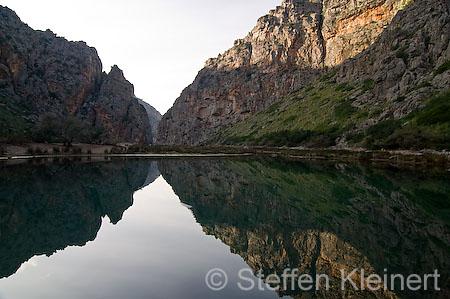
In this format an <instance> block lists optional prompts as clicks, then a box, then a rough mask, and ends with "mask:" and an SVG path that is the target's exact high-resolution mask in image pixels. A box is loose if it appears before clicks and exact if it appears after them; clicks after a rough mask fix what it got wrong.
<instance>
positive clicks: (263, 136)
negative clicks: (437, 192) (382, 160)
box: [214, 0, 450, 150]
mask: <svg viewBox="0 0 450 299" xmlns="http://www.w3.org/2000/svg"><path fill="white" fill-rule="evenodd" d="M449 45H450V3H449V2H448V1H443V0H424V1H415V2H412V3H410V4H409V5H408V6H407V7H406V8H405V9H404V10H402V11H399V12H398V14H397V16H396V17H395V18H394V19H393V21H392V22H391V24H390V25H389V26H388V27H387V28H386V29H385V30H384V31H383V33H382V34H381V35H380V36H379V38H378V39H377V40H376V42H375V43H374V44H373V45H372V46H370V47H369V48H368V49H366V50H364V51H363V52H362V53H360V54H359V55H357V56H355V57H354V58H352V59H348V60H346V61H344V62H343V63H342V64H341V65H339V66H338V67H336V68H335V69H334V70H333V71H330V72H329V73H328V74H327V75H326V76H324V77H322V78H321V79H319V80H317V81H315V82H313V83H312V84H310V85H308V86H304V87H303V88H300V89H299V90H297V91H295V92H293V93H291V94H290V95H289V96H287V97H286V98H284V99H282V101H280V102H278V103H277V104H275V105H273V106H272V107H270V108H268V109H266V110H264V111H262V112H261V113H259V114H258V115H255V116H253V117H251V118H249V119H247V120H245V121H244V122H242V123H240V124H237V125H235V126H232V127H229V128H227V129H224V130H223V131H222V132H220V134H218V135H217V136H215V138H214V142H216V143H225V144H260V145H276V146H283V145H289V146H298V145H305V146H309V147H327V146H339V147H365V148H374V149H380V148H387V149H416V150H420V149H424V148H427V149H430V148H431V149H439V150H442V149H447V150H448V149H450V133H449V132H450V89H449V88H450V47H449Z"/></svg>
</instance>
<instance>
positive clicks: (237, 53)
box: [158, 0, 405, 145]
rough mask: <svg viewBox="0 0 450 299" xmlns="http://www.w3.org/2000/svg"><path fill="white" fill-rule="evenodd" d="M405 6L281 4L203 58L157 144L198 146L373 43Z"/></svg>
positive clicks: (383, 1)
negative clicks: (230, 44) (240, 36)
mask: <svg viewBox="0 0 450 299" xmlns="http://www.w3.org/2000/svg"><path fill="white" fill-rule="evenodd" d="M404 5H405V1H404V0H377V1H368V0H363V1H350V0H348V1H337V0H333V1H329V0H312V1H306V0H285V1H283V3H282V4H281V6H278V7H277V8H276V9H274V10H272V11H270V13H269V14H268V15H266V16H263V17H261V18H260V19H259V20H258V22H257V25H256V27H255V28H254V29H253V30H252V31H251V32H250V33H249V34H248V36H246V37H245V38H244V39H239V40H236V41H235V45H234V46H233V47H232V48H231V49H230V50H228V51H226V52H225V53H224V54H222V55H220V56H219V57H217V58H214V59H209V60H208V61H207V62H206V64H205V68H204V69H202V70H201V71H200V72H199V74H198V76H197V77H196V79H195V81H194V82H193V83H192V84H191V85H190V86H188V87H187V88H186V89H185V90H184V91H183V93H182V94H181V96H180V97H179V98H178V99H177V100H176V102H175V104H174V106H173V107H172V108H171V109H170V110H169V111H168V112H167V113H166V114H165V115H164V117H163V119H162V121H161V123H160V128H159V134H158V142H159V143H161V144H188V145H199V144H202V143H205V142H206V141H207V140H208V139H209V138H210V137H212V136H213V135H214V134H215V133H217V132H218V131H219V130H220V129H221V128H223V127H224V126H227V125H231V124H234V123H237V122H239V121H241V120H244V119H246V118H247V117H249V116H251V115H254V114H255V113H256V112H258V111H260V110H262V109H264V108H266V107H268V106H270V105H271V104H273V103H275V102H276V101H277V100H280V99H281V98H282V97H283V96H285V95H287V94H289V93H291V92H293V91H295V90H297V89H298V88H300V87H302V86H304V85H306V84H308V83H310V82H312V81H314V80H315V79H317V78H319V77H320V76H321V75H322V74H323V73H324V72H326V70H327V69H328V68H329V67H333V66H336V65H338V64H340V63H342V62H343V61H345V60H346V59H348V58H350V57H353V56H355V55H356V54H358V53H360V52H361V51H362V50H364V49H366V48H367V47H368V46H370V45H371V44H373V43H374V41H375V40H376V38H377V37H378V35H379V34H380V33H381V32H383V30H384V29H385V28H386V27H387V26H388V24H389V23H390V22H391V20H392V19H393V17H394V16H395V15H396V14H397V12H398V11H399V10H400V9H402V8H403V7H404Z"/></svg>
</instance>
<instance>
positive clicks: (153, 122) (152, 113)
mask: <svg viewBox="0 0 450 299" xmlns="http://www.w3.org/2000/svg"><path fill="white" fill-rule="evenodd" d="M138 101H139V104H141V105H142V106H144V108H145V111H147V115H148V119H149V120H150V126H151V127H152V135H153V143H156V139H157V137H158V126H159V122H160V121H161V119H162V115H161V113H159V111H158V110H156V109H155V108H154V107H153V106H152V105H150V104H149V103H147V102H144V101H143V100H141V99H138Z"/></svg>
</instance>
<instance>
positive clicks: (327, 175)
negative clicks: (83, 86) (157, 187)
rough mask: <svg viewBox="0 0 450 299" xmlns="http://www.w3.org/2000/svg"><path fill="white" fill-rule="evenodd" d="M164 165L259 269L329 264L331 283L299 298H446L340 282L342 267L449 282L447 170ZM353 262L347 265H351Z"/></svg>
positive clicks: (311, 268)
mask: <svg viewBox="0 0 450 299" xmlns="http://www.w3.org/2000/svg"><path fill="white" fill-rule="evenodd" d="M158 165H159V169H160V171H161V173H162V175H163V176H164V178H165V179H166V180H167V182H168V183H169V184H171V186H172V187H173V189H174V191H175V192H176V193H177V195H178V196H179V197H180V199H181V201H182V202H184V203H186V204H188V205H191V206H192V210H193V212H194V214H195V216H196V219H197V220H198V222H199V223H200V224H201V225H202V226H203V230H204V232H205V233H207V234H210V235H213V236H215V237H217V238H219V239H220V240H221V241H222V242H224V243H225V244H227V245H229V246H230V248H231V251H232V252H234V253H237V254H239V255H240V256H242V257H243V258H244V259H245V261H246V262H247V263H248V265H249V266H250V267H251V268H252V269H253V270H254V271H255V272H257V271H258V270H260V269H261V270H262V271H263V273H265V274H266V276H267V275H268V274H271V273H274V272H275V273H278V274H279V275H281V274H282V273H283V269H285V268H299V269H300V273H309V274H312V275H315V274H316V273H319V274H328V275H329V276H330V277H331V286H332V288H333V287H334V291H332V292H324V291H323V290H321V291H319V292H316V293H315V294H305V293H301V292H300V291H298V292H293V293H289V294H290V295H292V296H293V297H295V298H304V297H303V296H306V297H307V298H309V297H308V296H310V295H316V296H319V297H325V298H337V297H339V298H340V297H342V296H344V297H348V296H354V298H368V297H375V298H391V296H393V297H395V296H397V295H398V296H401V297H405V298H423V297H433V298H434V297H440V298H445V296H447V295H448V292H449V290H448V289H444V290H443V291H442V292H441V293H440V294H434V293H432V292H430V293H422V292H417V293H409V292H407V291H405V292H402V291H399V289H398V288H397V290H396V291H395V294H394V293H392V292H389V291H377V292H369V291H365V292H356V291H355V292H354V291H352V290H347V291H348V292H349V293H341V292H340V291H336V290H337V289H340V284H339V283H340V272H339V271H340V269H345V270H346V271H348V270H353V269H361V268H363V269H365V270H366V273H378V274H379V275H383V274H384V269H385V268H386V269H388V273H393V274H404V275H406V276H408V275H410V274H419V275H424V274H428V273H433V272H434V270H435V269H438V270H439V271H440V273H441V274H442V278H441V280H440V285H441V286H444V285H445V284H446V283H447V287H445V288H448V285H449V280H448V278H449V274H450V273H449V272H448V269H450V218H449V215H450V213H449V212H450V197H449V194H450V189H449V188H450V187H449V185H448V181H449V175H448V174H443V175H439V174H436V175H430V174H429V173H427V174H425V173H420V172H409V171H398V170H389V169H387V170H383V169H373V168H364V167H360V166H347V165H345V164H336V165H334V164H324V163H321V164H302V163H295V162H283V161H275V160H274V161H268V162H263V161H259V160H250V161H245V160H241V161H239V160H221V161H214V160H190V161H174V160H172V161H162V162H159V164H158ZM349 272H351V271H348V272H347V273H349Z"/></svg>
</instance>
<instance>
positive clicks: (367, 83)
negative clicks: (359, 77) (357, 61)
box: [362, 79, 375, 91]
mask: <svg viewBox="0 0 450 299" xmlns="http://www.w3.org/2000/svg"><path fill="white" fill-rule="evenodd" d="M374 88H375V81H374V80H373V79H366V80H364V82H363V85H362V89H363V91H369V90H373V89H374Z"/></svg>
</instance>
